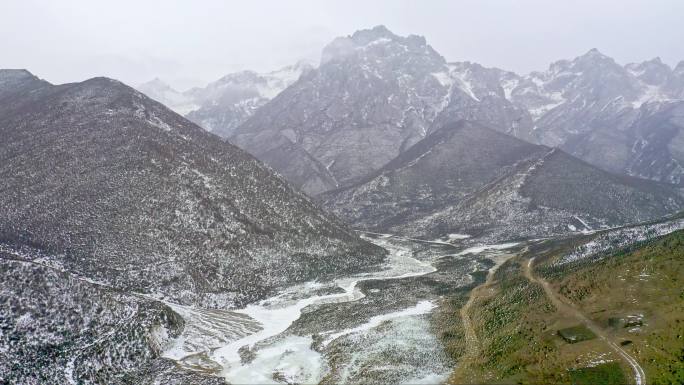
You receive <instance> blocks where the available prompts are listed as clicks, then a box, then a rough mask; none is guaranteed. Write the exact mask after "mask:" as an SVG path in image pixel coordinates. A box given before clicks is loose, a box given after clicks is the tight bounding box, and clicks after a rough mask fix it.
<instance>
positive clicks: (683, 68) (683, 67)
mask: <svg viewBox="0 0 684 385" xmlns="http://www.w3.org/2000/svg"><path fill="white" fill-rule="evenodd" d="M674 72H675V73H676V74H678V75H684V60H682V61H680V62H679V63H677V66H676V67H675V68H674Z"/></svg>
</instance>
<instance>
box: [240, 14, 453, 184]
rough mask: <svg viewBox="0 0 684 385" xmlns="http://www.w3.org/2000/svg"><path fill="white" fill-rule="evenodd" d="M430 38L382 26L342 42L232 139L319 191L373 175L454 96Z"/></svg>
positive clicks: (417, 136)
mask: <svg viewBox="0 0 684 385" xmlns="http://www.w3.org/2000/svg"><path fill="white" fill-rule="evenodd" d="M447 73H448V67H447V65H446V62H445V61H444V58H442V57H441V56H440V55H439V54H438V53H437V52H435V51H434V50H433V49H432V47H430V46H429V45H428V44H427V43H426V41H425V39H424V38H422V37H419V36H409V37H400V36H396V35H394V34H393V33H391V32H390V31H388V30H387V29H386V28H384V27H376V28H373V29H371V30H363V31H358V32H356V33H354V34H353V35H351V36H348V37H342V38H338V39H336V40H335V41H333V42H332V43H331V44H329V45H328V46H327V47H326V48H325V49H324V51H323V55H322V61H321V65H320V67H319V68H318V69H316V70H313V71H311V72H309V73H307V74H306V75H304V76H303V77H302V78H300V79H299V81H297V82H295V83H294V84H293V85H292V86H290V87H288V88H287V89H286V90H285V91H283V92H282V93H280V94H279V95H278V96H277V97H276V98H275V99H273V100H272V101H271V102H269V103H268V104H267V105H265V106H264V107H262V108H261V109H259V110H258V111H257V112H256V114H255V115H254V117H252V118H251V119H249V120H247V121H246V122H245V123H244V124H243V125H242V126H240V127H239V128H238V129H237V130H236V131H235V134H234V135H233V136H232V137H231V138H230V140H231V141H232V142H234V143H235V144H237V145H238V146H240V147H241V148H244V149H246V150H247V151H249V152H251V153H252V154H254V155H256V156H257V157H259V158H261V159H264V160H265V161H266V162H267V163H269V164H270V165H271V166H272V167H273V168H275V169H276V170H278V171H279V172H281V173H282V174H283V175H284V176H285V177H286V178H287V179H288V180H289V181H290V182H292V183H293V184H294V185H295V186H297V187H299V188H301V189H302V190H303V191H305V192H307V193H310V194H316V193H320V192H323V191H326V190H329V189H331V188H335V187H337V186H341V185H344V184H346V183H348V182H350V181H353V180H355V179H357V178H360V177H362V176H364V175H366V174H368V173H369V172H372V171H374V170H376V169H378V168H380V167H382V166H383V165H384V164H386V163H387V162H389V161H390V160H391V159H393V158H394V157H396V156H397V155H398V154H399V153H400V152H401V151H403V150H404V149H406V148H408V147H410V146H411V145H412V144H414V143H416V142H417V141H418V140H420V139H422V138H423V137H424V136H425V134H426V132H427V129H428V127H429V125H430V122H431V121H432V120H433V119H434V118H435V116H436V115H437V113H438V112H439V111H440V110H441V108H442V106H443V104H444V103H445V100H446V99H445V98H446V97H447V96H448V90H449V83H450V79H448V78H447V76H448V75H447Z"/></svg>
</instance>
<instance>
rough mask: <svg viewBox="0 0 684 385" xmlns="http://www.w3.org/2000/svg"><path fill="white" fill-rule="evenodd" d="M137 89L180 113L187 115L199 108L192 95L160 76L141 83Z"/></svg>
mask: <svg viewBox="0 0 684 385" xmlns="http://www.w3.org/2000/svg"><path fill="white" fill-rule="evenodd" d="M137 89H138V91H140V92H142V93H143V94H145V95H147V96H149V97H150V98H152V99H154V100H156V101H158V102H160V103H162V104H163V105H165V106H167V107H169V108H170V109H172V110H173V111H175V112H176V113H178V114H180V115H185V114H187V113H189V112H191V111H194V110H196V109H198V108H199V105H197V103H196V101H195V100H194V98H193V97H192V96H191V95H187V94H186V93H183V92H180V91H177V90H176V89H174V88H172V87H171V86H170V85H168V84H166V83H165V82H164V81H163V80H161V79H159V78H154V79H152V80H150V81H149V82H147V83H143V84H140V85H139V86H138V87H137Z"/></svg>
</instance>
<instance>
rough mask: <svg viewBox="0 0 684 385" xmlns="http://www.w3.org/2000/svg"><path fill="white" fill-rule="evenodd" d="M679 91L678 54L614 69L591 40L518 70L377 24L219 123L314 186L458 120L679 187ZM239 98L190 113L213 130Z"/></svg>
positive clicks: (370, 166)
mask: <svg viewBox="0 0 684 385" xmlns="http://www.w3.org/2000/svg"><path fill="white" fill-rule="evenodd" d="M682 98H684V62H682V63H680V64H679V65H678V66H677V67H676V68H674V69H672V68H670V67H669V66H667V65H666V64H664V63H662V62H661V61H660V60H659V59H657V58H656V59H653V60H650V61H645V62H643V63H639V64H627V65H624V66H623V65H619V64H617V63H615V61H614V60H612V59H611V58H609V57H607V56H605V55H603V54H601V53H600V52H599V51H598V50H596V49H592V50H590V51H589V52H587V53H586V54H584V55H582V56H579V57H577V58H575V59H573V60H560V61H557V62H555V63H552V64H551V65H550V66H549V68H548V69H547V70H545V71H540V72H533V73H530V74H528V75H518V74H515V73H512V72H509V71H504V70H500V69H497V68H485V67H483V66H481V65H478V64H477V63H471V62H457V63H450V62H447V61H446V60H445V59H444V58H443V57H442V56H440V55H439V53H437V52H436V51H434V50H433V49H432V48H431V47H430V46H429V44H427V42H426V41H425V39H424V38H422V37H419V36H414V35H412V36H409V37H401V36H397V35H395V34H393V33H392V32H390V31H389V30H388V29H387V28H385V27H383V26H378V27H375V28H373V29H369V30H362V31H358V32H356V33H354V34H352V35H350V36H348V37H341V38H338V39H336V40H335V41H333V42H332V43H330V44H329V45H328V46H327V47H326V48H325V49H324V50H323V53H322V60H321V63H320V65H319V67H318V68H316V69H313V70H311V71H309V72H307V73H306V74H305V76H302V77H301V78H300V79H299V80H297V81H296V82H294V83H293V84H292V85H291V86H290V87H288V88H286V89H285V90H284V91H283V92H282V93H280V94H278V96H277V97H275V98H274V99H273V100H272V101H270V102H269V103H265V104H264V105H263V106H262V107H260V108H257V109H252V110H250V112H249V113H248V114H247V113H246V114H242V115H241V116H242V117H243V118H246V117H249V119H247V120H246V121H245V122H244V123H242V124H239V125H237V124H231V125H229V126H230V127H231V128H230V131H232V133H231V134H227V135H226V134H225V133H226V132H227V131H220V132H222V133H223V134H221V135H223V136H226V137H227V138H228V140H230V141H231V142H233V143H235V144H237V145H238V146H240V147H242V148H244V149H246V150H247V151H249V152H251V153H252V154H254V155H256V156H257V157H259V158H260V159H262V160H264V161H265V162H266V163H268V164H269V165H271V166H272V167H273V168H275V169H276V170H278V171H279V172H280V173H282V174H283V175H284V176H285V177H286V178H287V179H288V180H289V181H290V182H291V183H293V184H294V185H295V186H297V187H299V188H301V189H302V190H303V191H305V192H307V193H309V194H313V195H315V194H319V193H322V192H325V191H328V190H331V189H336V188H339V187H342V186H344V185H346V184H349V183H351V182H354V181H356V180H358V178H360V177H363V176H364V175H367V174H368V173H370V172H372V171H375V170H377V169H379V168H380V167H382V166H383V165H385V164H387V163H388V162H389V161H390V160H391V159H393V158H394V157H396V156H397V155H398V154H399V153H401V152H403V151H405V150H406V149H407V148H409V147H410V146H411V145H412V144H414V143H416V142H417V141H418V140H420V139H422V138H424V137H425V136H426V135H427V134H428V133H430V132H433V131H436V130H438V129H439V128H441V127H442V126H443V125H445V124H447V123H449V122H455V121H458V120H461V119H465V120H472V121H479V122H481V123H483V124H485V125H487V126H489V127H491V128H492V129H495V130H497V131H501V132H504V133H507V134H509V135H513V136H516V137H518V138H521V139H523V140H526V141H529V142H532V143H535V144H543V145H547V146H552V147H559V148H561V149H563V150H564V151H566V152H568V153H569V154H571V155H574V156H577V157H579V158H580V159H583V160H585V161H587V162H589V163H591V164H593V165H595V166H598V167H600V168H602V169H604V170H607V171H611V172H615V173H621V174H626V175H632V176H638V177H643V178H647V179H653V180H657V181H661V182H667V183H674V184H679V183H681V182H682V177H681V176H682V173H683V172H684V171H683V170H684V169H683V168H682V162H684V155H683V154H682V151H681V148H682V143H684V142H683V141H684V133H682V121H681V116H680V115H681V109H682V107H681V105H682ZM260 100H265V98H263V99H260ZM241 103H243V102H242V101H238V102H236V103H234V104H233V105H230V106H226V105H224V106H223V107H217V108H216V109H215V110H216V111H215V112H214V113H213V115H212V113H211V112H210V109H205V111H206V112H205V113H203V115H202V116H203V118H202V119H203V120H196V121H197V122H198V123H200V124H203V123H202V122H203V121H204V122H206V123H204V124H205V126H206V127H207V128H208V129H211V130H214V129H215V128H214V123H211V122H213V121H219V120H221V119H222V118H221V116H220V114H221V113H223V114H233V113H232V112H231V113H228V112H227V111H233V110H234V109H236V108H240V107H239V106H240V105H242V104H241ZM252 115H253V116H252ZM188 116H189V117H190V118H193V117H195V116H197V114H196V113H191V114H190V115H188ZM231 116H232V115H231Z"/></svg>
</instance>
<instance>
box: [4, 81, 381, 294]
mask: <svg viewBox="0 0 684 385" xmlns="http://www.w3.org/2000/svg"><path fill="white" fill-rule="evenodd" d="M0 74H1V75H0V77H1V78H3V79H5V78H7V77H8V75H7V74H6V73H5V72H2V73H0ZM22 84H25V85H26V86H25V87H24V86H22V85H19V86H16V87H14V88H15V89H16V92H15V93H14V94H13V95H12V96H8V98H11V99H12V103H10V104H3V105H2V106H3V107H2V110H1V113H0V134H1V135H2V136H3V140H2V142H1V143H0V154H1V159H0V189H1V190H2V191H3V194H1V196H0V212H1V213H2V215H0V239H1V240H2V241H4V242H8V243H15V244H21V245H24V244H27V245H32V246H34V247H36V248H39V249H41V250H44V251H46V252H48V253H50V254H51V255H53V256H54V258H56V261H55V262H56V263H59V264H60V265H63V266H64V268H65V269H67V270H69V271H78V272H80V273H81V274H84V275H86V276H88V277H90V278H92V279H96V280H101V281H103V282H106V283H108V284H111V285H113V286H116V287H119V288H122V289H126V290H134V291H138V292H145V293H156V294H158V295H159V296H163V297H166V298H169V299H173V300H175V301H179V302H183V303H203V304H204V305H207V306H219V305H220V306H232V305H239V304H244V303H245V302H246V301H252V300H255V299H257V298H259V297H260V296H262V295H264V294H265V292H266V291H269V290H271V289H273V288H275V287H278V286H280V285H284V284H288V283H292V282H295V281H302V280H306V279H310V278H311V277H314V276H316V277H318V276H320V275H321V274H325V273H335V272H340V271H343V270H349V269H354V268H356V267H359V266H361V265H368V264H370V263H373V262H377V261H378V260H379V259H380V258H381V256H382V254H381V253H380V252H379V251H378V249H376V248H375V247H373V246H370V245H369V244H367V243H365V242H363V241H361V240H360V239H359V238H357V237H356V235H355V234H354V233H353V232H351V231H350V230H348V229H347V228H346V227H345V226H344V225H342V224H340V223H338V222H337V221H336V219H334V218H332V217H330V216H328V215H326V214H324V213H322V212H321V211H320V210H319V209H318V208H317V207H316V206H315V205H314V204H313V203H311V202H310V201H309V200H308V198H306V197H305V196H303V195H302V194H300V193H297V192H295V191H294V190H293V189H292V188H291V187H289V186H288V185H287V184H286V183H285V182H284V181H283V180H281V179H280V178H279V177H277V176H275V175H274V174H273V173H272V172H271V171H270V170H269V169H268V168H266V167H264V166H263V165H262V164H261V163H260V162H259V161H257V160H256V159H254V158H253V157H252V156H250V155H248V154H246V153H245V152H244V151H242V150H240V149H238V148H236V147H234V146H232V145H230V144H228V143H225V142H224V141H222V140H220V139H219V138H217V137H216V136H213V135H211V134H208V133H207V132H205V131H204V130H202V129H200V128H199V127H197V126H196V125H194V124H192V123H190V122H188V121H187V120H185V119H184V118H182V117H180V116H178V115H176V114H175V113H173V112H171V111H170V110H168V109H166V108H165V107H164V106H162V105H161V104H159V103H157V102H154V101H152V100H150V99H149V98H147V97H145V96H144V95H142V94H141V93H139V92H137V91H135V90H133V89H131V88H129V87H127V86H125V85H123V84H121V83H119V82H117V81H114V80H111V79H106V78H96V79H91V80H88V81H85V82H83V83H76V84H66V85H61V86H52V85H49V84H47V83H45V82H40V81H38V80H37V79H35V78H33V77H28V78H27V79H26V82H25V83H22ZM36 84H41V85H40V86H39V87H38V88H35V85H36ZM0 92H1V93H2V94H9V93H10V91H9V88H8V87H4V86H3V87H2V91H0ZM276 270H277V271H278V274H272V273H273V272H274V271H276Z"/></svg>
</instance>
